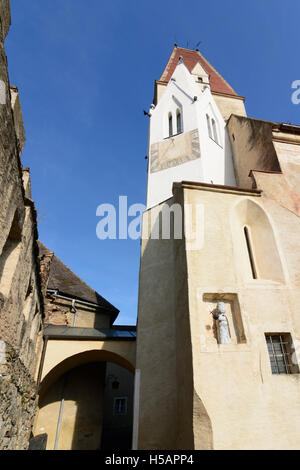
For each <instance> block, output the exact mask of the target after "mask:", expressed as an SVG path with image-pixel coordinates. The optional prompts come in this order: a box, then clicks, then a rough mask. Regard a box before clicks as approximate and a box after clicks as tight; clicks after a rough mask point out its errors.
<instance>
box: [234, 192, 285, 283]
mask: <svg viewBox="0 0 300 470" xmlns="http://www.w3.org/2000/svg"><path fill="white" fill-rule="evenodd" d="M232 222H233V243H234V251H235V256H236V262H237V265H238V270H239V272H241V273H242V275H243V277H244V279H245V280H247V279H254V280H260V279H261V280H269V281H275V282H284V281H285V278H284V272H283V268H282V262H281V258H280V254H279V250H278V246H277V242H276V239H275V235H274V230H273V227H272V224H271V222H270V220H269V217H268V216H267V214H266V212H265V211H264V209H263V208H262V207H261V206H260V205H259V204H257V203H256V202H254V201H253V200H251V199H243V200H242V201H240V202H238V203H237V204H236V205H235V206H234V208H233V214H232Z"/></svg>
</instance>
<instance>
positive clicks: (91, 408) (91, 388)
mask: <svg viewBox="0 0 300 470" xmlns="http://www.w3.org/2000/svg"><path fill="white" fill-rule="evenodd" d="M111 371H113V372H114V373H113V374H112V373H111ZM133 373H134V367H133V365H132V364H131V363H130V362H129V361H127V360H126V359H125V358H123V357H121V356H119V355H118V354H115V353H113V352H110V351H105V350H91V351H86V352H83V353H79V354H75V355H73V356H71V357H68V358H67V359H65V360H63V361H61V362H60V363H59V364H57V365H56V366H55V367H54V368H53V369H51V370H50V371H49V372H48V374H47V375H46V376H45V377H44V379H43V381H42V383H41V387H40V396H39V412H38V415H37V418H36V423H35V429H34V431H35V435H38V434H41V433H46V434H47V435H48V443H47V449H48V450H51V449H61V450H80V449H85V450H96V449H100V448H101V445H102V444H101V442H102V440H103V434H105V436H107V435H108V436H110V438H112V439H113V436H114V435H116V439H117V440H118V439H119V440H120V439H121V440H122V436H123V439H124V435H125V434H126V433H125V434H124V432H123V434H122V432H121V431H122V429H121V431H120V429H118V424H120V426H119V427H120V428H122V426H123V430H124V429H125V430H126V429H127V435H126V436H125V439H127V440H126V443H125V444H124V443H123V445H125V446H126V448H129V449H130V447H128V446H130V443H129V441H130V438H129V437H128V429H129V428H130V427H132V407H133V403H132V402H133V377H134V375H133ZM111 376H112V377H116V380H114V384H116V383H117V381H118V380H119V382H121V390H118V389H117V390H115V389H113V387H112V380H110V379H111ZM117 376H118V377H117ZM120 377H121V379H120ZM120 395H121V396H122V397H123V396H124V395H125V396H126V397H127V399H126V412H127V413H126V415H124V416H123V415H122V416H114V413H113V406H114V404H115V397H118V396H119V398H120ZM104 431H105V432H104ZM118 431H119V432H118ZM105 445H106V446H107V437H106V444H105ZM120 445H121V446H122V442H120V443H119V446H120ZM121 448H122V447H121Z"/></svg>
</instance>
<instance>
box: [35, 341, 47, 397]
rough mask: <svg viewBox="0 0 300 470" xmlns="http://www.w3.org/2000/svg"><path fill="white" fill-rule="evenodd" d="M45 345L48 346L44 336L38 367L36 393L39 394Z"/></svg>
mask: <svg viewBox="0 0 300 470" xmlns="http://www.w3.org/2000/svg"><path fill="white" fill-rule="evenodd" d="M47 344H48V336H45V337H44V344H43V351H42V356H41V362H40V367H39V373H38V378H37V391H38V392H39V388H40V385H41V378H42V373H43V368H44V362H45V357H46V350H47Z"/></svg>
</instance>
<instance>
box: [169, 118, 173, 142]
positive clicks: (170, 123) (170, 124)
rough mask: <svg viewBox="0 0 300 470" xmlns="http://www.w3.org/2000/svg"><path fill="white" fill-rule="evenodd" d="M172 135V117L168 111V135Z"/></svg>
mask: <svg viewBox="0 0 300 470" xmlns="http://www.w3.org/2000/svg"><path fill="white" fill-rule="evenodd" d="M172 135H173V119H172V114H171V113H169V137H172Z"/></svg>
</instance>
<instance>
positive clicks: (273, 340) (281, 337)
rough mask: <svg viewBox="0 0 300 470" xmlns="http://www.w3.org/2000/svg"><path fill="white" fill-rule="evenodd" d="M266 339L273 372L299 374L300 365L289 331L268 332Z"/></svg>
mask: <svg viewBox="0 0 300 470" xmlns="http://www.w3.org/2000/svg"><path fill="white" fill-rule="evenodd" d="M266 341H267V346H268V352H269V357H270V362H271V369H272V374H298V373H299V367H298V364H297V363H296V355H295V354H293V352H294V347H293V342H292V337H291V335H290V334H289V333H267V334H266Z"/></svg>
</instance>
